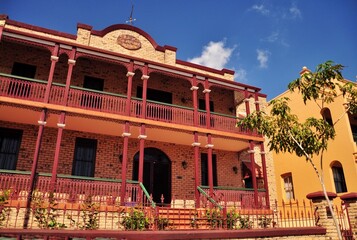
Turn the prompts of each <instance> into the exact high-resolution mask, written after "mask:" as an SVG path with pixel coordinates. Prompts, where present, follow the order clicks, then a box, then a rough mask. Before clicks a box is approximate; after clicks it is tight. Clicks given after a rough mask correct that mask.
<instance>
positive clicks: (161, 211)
mask: <svg viewBox="0 0 357 240" xmlns="http://www.w3.org/2000/svg"><path fill="white" fill-rule="evenodd" d="M205 212H206V210H205V209H190V208H165V207H160V208H158V216H159V220H158V228H159V229H175V230H188V229H191V230H192V229H208V228H209V226H208V223H207V220H206V219H205Z"/></svg>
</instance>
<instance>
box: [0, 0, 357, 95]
mask: <svg viewBox="0 0 357 240" xmlns="http://www.w3.org/2000/svg"><path fill="white" fill-rule="evenodd" d="M132 4H133V5H134V13H133V17H134V18H135V19H136V21H135V22H134V26H136V27H138V28H141V29H142V30H144V31H145V32H147V33H148V34H149V35H151V36H152V37H153V39H154V40H155V41H156V42H157V43H158V44H159V45H162V46H163V45H169V46H173V47H176V48H177V58H178V59H181V60H187V61H192V62H195V63H199V64H202V65H206V66H210V67H213V68H217V69H222V68H228V69H232V70H235V72H236V76H235V80H236V81H238V82H242V83H245V84H249V85H254V86H257V87H260V88H262V92H263V93H266V94H268V99H271V98H273V97H275V96H277V95H278V94H280V93H282V92H283V91H285V90H286V89H287V84H288V83H289V82H290V81H292V80H294V79H295V78H297V77H298V74H299V71H300V70H301V68H302V67H303V66H307V67H308V68H310V69H311V70H314V69H315V67H316V65H317V64H319V63H322V62H324V61H326V60H333V61H335V62H336V63H340V64H342V65H344V66H346V67H345V69H344V71H343V75H344V77H345V78H346V79H349V80H351V81H356V80H357V0H340V1H337V0H250V1H248V0H175V1H174V0H102V1H99V0H26V1H25V0H0V14H7V15H8V16H9V18H10V19H13V20H16V21H21V22H25V23H28V24H33V25H37V26H41V27H45V28H50V29H54V30H57V31H62V32H66V33H72V34H75V33H76V30H77V23H84V24H88V25H91V26H93V29H95V30H102V29H104V28H106V27H108V26H110V25H112V24H117V23H126V21H127V20H128V18H129V16H130V11H131V6H132Z"/></svg>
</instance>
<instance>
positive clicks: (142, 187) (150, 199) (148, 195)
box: [139, 182, 156, 208]
mask: <svg viewBox="0 0 357 240" xmlns="http://www.w3.org/2000/svg"><path fill="white" fill-rule="evenodd" d="M139 186H140V187H141V189H142V190H143V193H144V194H145V196H146V198H147V199H148V200H149V202H150V204H151V207H153V208H155V207H156V203H155V202H154V201H153V200H152V198H151V197H150V194H149V193H148V191H147V190H146V188H145V186H144V184H143V183H142V182H139Z"/></svg>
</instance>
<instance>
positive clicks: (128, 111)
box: [125, 61, 135, 116]
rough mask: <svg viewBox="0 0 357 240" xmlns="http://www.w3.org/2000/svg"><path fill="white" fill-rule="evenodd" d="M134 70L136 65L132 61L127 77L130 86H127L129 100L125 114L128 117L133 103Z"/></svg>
mask: <svg viewBox="0 0 357 240" xmlns="http://www.w3.org/2000/svg"><path fill="white" fill-rule="evenodd" d="M133 68H134V63H133V62H132V61H131V62H130V65H129V69H128V72H127V74H126V76H127V77H128V86H127V89H128V91H127V99H126V108H125V113H126V115H127V116H130V103H131V91H132V87H133V76H134V75H135V73H134V72H133Z"/></svg>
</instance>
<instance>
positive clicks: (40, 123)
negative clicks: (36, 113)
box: [37, 120, 47, 126]
mask: <svg viewBox="0 0 357 240" xmlns="http://www.w3.org/2000/svg"><path fill="white" fill-rule="evenodd" d="M37 122H38V125H41V126H45V125H46V124H47V122H46V121H42V120H39V121H37Z"/></svg>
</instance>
